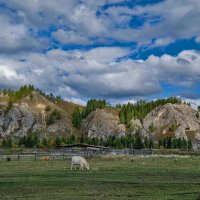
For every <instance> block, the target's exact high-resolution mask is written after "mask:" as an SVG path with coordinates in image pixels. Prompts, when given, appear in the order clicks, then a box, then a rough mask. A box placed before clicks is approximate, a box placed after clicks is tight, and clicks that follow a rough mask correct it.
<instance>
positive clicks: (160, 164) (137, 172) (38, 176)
mask: <svg viewBox="0 0 200 200" xmlns="http://www.w3.org/2000/svg"><path fill="white" fill-rule="evenodd" d="M89 163H90V165H91V170H90V171H79V170H77V171H71V170H70V161H11V162H5V161H1V162H0V198H1V199H6V200H7V199H12V200H15V199H43V200H51V199H54V200H56V199H61V200H62V199H63V200H64V199H70V200H73V199H76V200H79V199H87V200H90V199H92V200H93V199H103V200H105V199H111V200H112V199H120V200H121V199H122V200H123V199H136V200H137V199H138V200H143V199H154V200H158V199H159V200H160V199H165V200H166V199H168V200H170V199H171V200H176V199H179V200H185V199H188V200H193V199H194V200H197V199H200V196H199V194H200V157H189V158H185V157H182V158H159V157H151V158H137V157H135V158H133V157H123V158H122V157H120V158H106V157H104V158H93V159H89Z"/></svg>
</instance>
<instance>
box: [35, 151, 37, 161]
mask: <svg viewBox="0 0 200 200" xmlns="http://www.w3.org/2000/svg"><path fill="white" fill-rule="evenodd" d="M36 160H37V156H36V152H35V161H36Z"/></svg>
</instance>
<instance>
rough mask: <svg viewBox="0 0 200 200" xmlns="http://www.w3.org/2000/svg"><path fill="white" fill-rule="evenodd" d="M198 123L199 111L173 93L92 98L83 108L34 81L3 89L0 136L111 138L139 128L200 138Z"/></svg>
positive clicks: (152, 134) (153, 134) (149, 133)
mask: <svg viewBox="0 0 200 200" xmlns="http://www.w3.org/2000/svg"><path fill="white" fill-rule="evenodd" d="M163 113H164V114H163ZM179 118H180V119H183V120H182V121H180V120H179ZM199 124H200V121H199V112H198V111H195V110H193V109H192V108H191V107H190V105H188V104H186V103H185V102H182V101H181V99H179V98H174V97H173V98H172V97H171V98H168V99H158V100H155V101H150V102H147V101H143V100H142V101H138V102H137V103H135V104H132V103H128V104H124V105H120V104H118V105H116V106H111V105H110V104H109V103H108V102H107V101H106V100H97V99H91V100H89V101H88V102H87V104H86V106H85V107H83V106H80V105H77V104H74V103H71V102H68V101H65V100H63V98H62V97H61V96H54V95H53V94H48V95H47V94H45V93H44V92H42V91H41V90H39V89H36V88H34V86H32V85H28V86H22V87H21V88H20V89H19V90H10V89H8V90H1V91H0V139H3V138H4V139H5V138H8V137H11V138H17V137H23V136H28V135H31V134H32V135H37V136H39V137H45V138H48V137H58V136H66V137H68V136H71V135H76V136H81V135H84V137H90V138H93V137H94V138H107V137H111V136H115V137H121V136H127V135H130V134H131V135H133V136H134V135H135V134H136V133H137V134H138V133H139V135H140V136H141V137H143V138H151V139H156V140H157V141H158V140H159V138H162V137H163V136H166V137H168V136H170V137H175V136H176V137H179V136H180V137H184V138H186V139H187V138H188V137H191V138H193V139H196V138H197V139H198V137H199V138H200V134H199V132H198V130H199V129H200V127H199ZM138 130H140V131H139V132H138ZM185 130H187V131H185ZM182 133H184V134H182ZM188 134H189V135H190V136H188Z"/></svg>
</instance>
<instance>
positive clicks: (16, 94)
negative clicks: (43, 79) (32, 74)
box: [2, 85, 35, 111]
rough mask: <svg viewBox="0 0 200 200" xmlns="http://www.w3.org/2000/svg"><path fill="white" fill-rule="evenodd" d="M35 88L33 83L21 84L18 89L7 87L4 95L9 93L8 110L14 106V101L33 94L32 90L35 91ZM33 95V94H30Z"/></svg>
mask: <svg viewBox="0 0 200 200" xmlns="http://www.w3.org/2000/svg"><path fill="white" fill-rule="evenodd" d="M34 90H35V88H34V86H33V85H28V86H27V85H24V86H21V87H20V88H19V89H18V90H11V89H5V90H3V91H2V93H3V94H4V95H8V97H9V99H8V105H7V111H9V110H10V109H11V108H12V107H13V103H15V102H20V101H21V99H22V98H24V97H26V96H28V95H31V93H32V91H34ZM30 97H32V96H30Z"/></svg>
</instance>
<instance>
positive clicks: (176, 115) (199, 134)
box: [142, 103, 200, 140]
mask: <svg viewBox="0 0 200 200" xmlns="http://www.w3.org/2000/svg"><path fill="white" fill-rule="evenodd" d="M196 114H197V111H195V110H194V109H192V107H190V106H188V105H185V104H170V103H168V104H166V105H164V106H160V107H157V108H155V109H154V110H152V111H151V112H150V113H149V114H148V115H147V116H146V117H145V119H144V120H143V123H142V125H143V128H144V130H145V131H147V132H149V133H150V134H151V135H152V137H153V138H157V139H159V138H162V137H166V136H172V137H177V138H185V139H192V140H200V119H198V118H197V116H196Z"/></svg>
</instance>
